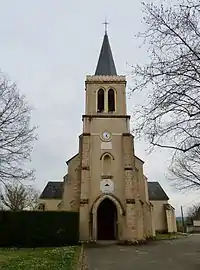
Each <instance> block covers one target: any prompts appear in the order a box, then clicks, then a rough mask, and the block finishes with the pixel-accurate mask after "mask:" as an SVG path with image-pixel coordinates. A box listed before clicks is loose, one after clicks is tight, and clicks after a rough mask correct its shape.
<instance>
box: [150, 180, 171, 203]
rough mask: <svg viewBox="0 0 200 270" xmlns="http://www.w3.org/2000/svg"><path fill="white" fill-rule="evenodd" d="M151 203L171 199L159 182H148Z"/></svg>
mask: <svg viewBox="0 0 200 270" xmlns="http://www.w3.org/2000/svg"><path fill="white" fill-rule="evenodd" d="M148 193H149V200H150V201H168V200H169V197H168V196H167V194H166V193H165V191H164V190H163V188H162V187H161V185H160V184H159V183H158V182H148Z"/></svg>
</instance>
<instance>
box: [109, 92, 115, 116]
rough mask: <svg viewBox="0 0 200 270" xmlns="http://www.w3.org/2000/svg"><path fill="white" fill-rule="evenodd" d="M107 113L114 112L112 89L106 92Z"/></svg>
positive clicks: (113, 93)
mask: <svg viewBox="0 0 200 270" xmlns="http://www.w3.org/2000/svg"><path fill="white" fill-rule="evenodd" d="M108 111H109V112H114V111H115V92H114V90H113V89H110V90H109V91H108Z"/></svg>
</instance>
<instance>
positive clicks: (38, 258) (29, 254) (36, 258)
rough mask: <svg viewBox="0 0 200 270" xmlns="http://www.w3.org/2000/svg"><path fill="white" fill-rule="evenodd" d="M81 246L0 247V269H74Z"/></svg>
mask: <svg viewBox="0 0 200 270" xmlns="http://www.w3.org/2000/svg"><path fill="white" fill-rule="evenodd" d="M79 253H80V247H79V246H78V247H74V246H70V247H61V248H36V249H14V248H13V249H3V248H2V249H0V269H6V270H11V269H13V270H14V269H15V270H17V269H19V270H37V269H38V270H39V269H41V270H54V269H55V270H56V269H58V270H63V269H65V270H72V269H73V268H74V264H75V263H76V262H77V259H78V256H79Z"/></svg>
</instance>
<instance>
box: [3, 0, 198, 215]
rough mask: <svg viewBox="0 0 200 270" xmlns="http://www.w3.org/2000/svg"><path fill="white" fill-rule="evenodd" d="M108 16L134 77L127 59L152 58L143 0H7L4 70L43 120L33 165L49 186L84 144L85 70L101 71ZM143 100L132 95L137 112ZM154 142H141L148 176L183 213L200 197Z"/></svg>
mask: <svg viewBox="0 0 200 270" xmlns="http://www.w3.org/2000/svg"><path fill="white" fill-rule="evenodd" d="M105 16H107V18H108V20H109V22H110V25H109V27H108V34H109V38H110V43H111V47H112V51H113V55H114V60H115V63H116V67H117V71H118V74H122V75H124V74H125V75H129V74H130V71H131V69H130V67H129V66H128V65H127V62H128V63H129V64H136V63H138V62H139V63H141V62H145V61H147V55H146V54H145V52H144V48H143V49H141V48H139V44H140V41H138V40H137V38H135V37H134V35H135V34H136V33H137V32H138V31H142V27H143V26H142V24H141V21H142V12H141V3H140V1H133V0H126V1H123V2H122V1H114V0H110V1H106V0H101V1H94V0H85V1H74V0H59V1H56V0H42V1H41V0H35V1H27V0H18V1H16V0H0V25H1V28H0V36H1V42H0V68H1V70H2V71H3V72H6V73H7V74H8V75H9V77H10V78H11V79H12V80H14V81H15V82H16V83H17V85H18V87H19V89H20V91H21V93H23V94H25V95H26V97H27V99H28V101H29V103H30V104H31V105H32V106H33V107H34V108H35V109H34V111H33V116H32V121H33V123H34V124H36V125H39V129H38V134H39V140H38V141H37V143H36V145H35V147H34V153H33V159H32V166H33V167H34V168H35V169H36V178H37V179H36V186H37V188H39V189H41V190H42V189H43V187H44V186H45V184H46V182H47V181H49V180H62V177H63V175H64V174H65V172H66V170H67V167H66V164H65V161H66V160H67V159H69V158H70V157H71V156H72V155H74V154H76V152H77V150H78V135H80V133H81V129H82V121H81V115H82V114H84V104H85V100H84V81H85V76H86V75H87V74H94V71H95V67H96V63H97V60H98V56H99V50H100V47H101V43H102V39H103V34H104V26H103V25H102V22H103V21H104V19H105ZM127 79H128V86H131V84H132V81H131V80H132V79H131V77H130V76H128V77H127ZM143 98H145V97H143V96H142V94H135V95H134V96H133V97H132V99H131V100H128V110H129V113H131V110H132V108H133V106H134V105H135V104H136V103H141V102H142V99H143ZM133 121H134V117H133ZM146 147H147V146H146V145H145V144H144V142H136V147H135V149H136V154H137V155H138V156H139V157H140V158H142V159H143V160H145V174H146V175H147V177H148V179H149V180H150V181H155V180H156V181H159V182H160V183H161V184H162V186H163V187H164V189H165V191H166V192H167V193H168V195H169V196H170V198H171V200H170V202H171V203H172V204H173V205H175V207H176V208H177V214H179V212H180V211H179V208H180V205H181V204H184V205H186V204H188V203H189V202H190V201H192V200H193V201H194V202H195V200H196V198H197V195H194V194H186V195H180V194H177V193H176V192H175V191H173V190H172V188H170V186H169V183H168V182H167V180H166V177H165V174H166V164H167V161H168V160H169V154H168V153H167V152H166V151H164V150H162V151H161V150H160V151H157V152H156V153H154V154H151V155H150V156H148V155H147V154H146V152H145V148H146Z"/></svg>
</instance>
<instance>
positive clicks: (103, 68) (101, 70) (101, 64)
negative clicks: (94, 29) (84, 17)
mask: <svg viewBox="0 0 200 270" xmlns="http://www.w3.org/2000/svg"><path fill="white" fill-rule="evenodd" d="M103 24H104V25H105V34H104V39H103V43H102V47H101V51H100V55H99V60H98V63H97V67H96V71H95V75H109V76H114V75H117V71H116V68H115V62H114V60H113V56H112V50H111V47H110V43H109V39H108V34H107V27H108V24H109V23H108V22H107V20H105V22H104V23H103Z"/></svg>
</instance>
